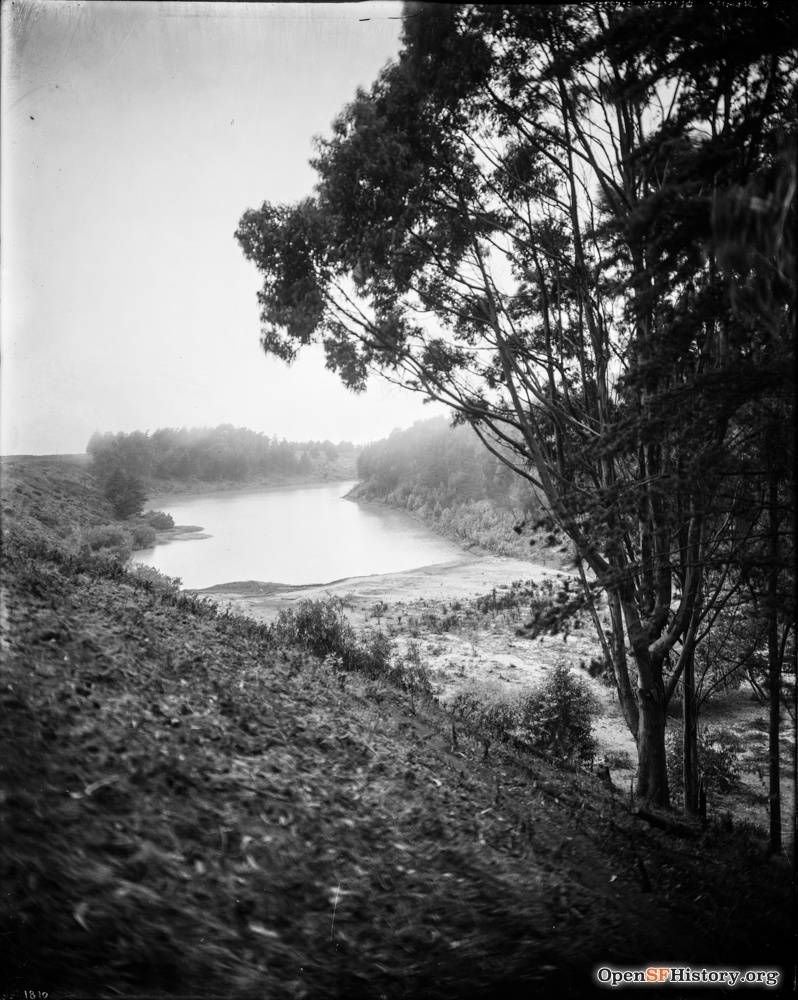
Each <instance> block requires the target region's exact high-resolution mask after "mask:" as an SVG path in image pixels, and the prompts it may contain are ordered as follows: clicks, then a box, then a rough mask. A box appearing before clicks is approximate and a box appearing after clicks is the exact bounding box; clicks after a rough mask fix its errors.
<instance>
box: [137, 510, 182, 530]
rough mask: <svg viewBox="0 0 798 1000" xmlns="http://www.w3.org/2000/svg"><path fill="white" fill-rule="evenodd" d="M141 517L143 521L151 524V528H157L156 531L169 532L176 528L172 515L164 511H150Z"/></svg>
mask: <svg viewBox="0 0 798 1000" xmlns="http://www.w3.org/2000/svg"><path fill="white" fill-rule="evenodd" d="M141 517H142V520H144V521H145V522H146V523H147V524H149V526H150V527H151V528H155V530H156V531H168V530H169V528H174V526H175V519H174V518H173V517H172V515H171V514H167V513H166V511H163V510H148V511H147V512H146V513H145V514H142V515H141Z"/></svg>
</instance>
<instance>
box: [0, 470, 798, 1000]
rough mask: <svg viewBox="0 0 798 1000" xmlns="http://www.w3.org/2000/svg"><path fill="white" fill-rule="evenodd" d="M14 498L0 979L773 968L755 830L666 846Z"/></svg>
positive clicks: (412, 978)
mask: <svg viewBox="0 0 798 1000" xmlns="http://www.w3.org/2000/svg"><path fill="white" fill-rule="evenodd" d="M5 472H6V473H8V470H5ZM52 474H53V473H52V470H51V475H52ZM74 482H79V480H75V481H74ZM26 483H27V486H26ZM40 487H41V482H39V486H38V487H37V489H40ZM84 487H85V488H86V489H89V490H90V484H87V483H86V482H84ZM4 488H5V491H6V494H5V497H4V511H5V519H4V520H5V524H4V530H5V539H4V547H3V578H4V598H5V602H4V616H3V633H2V653H3V672H2V679H1V682H0V708H1V709H2V712H1V714H0V719H2V722H0V726H1V727H2V750H1V751H0V761H1V762H2V763H0V783H1V786H2V797H3V813H2V817H3V818H2V836H0V844H2V847H0V873H1V876H0V877H1V878H2V883H3V886H4V887H5V889H6V892H5V893H4V896H3V908H4V912H3V914H2V927H1V928H0V932H1V933H2V935H3V940H4V941H5V942H6V947H5V948H4V949H3V952H4V955H5V958H4V962H5V965H6V967H5V969H4V970H3V972H2V976H1V977H0V981H1V982H2V983H3V985H4V987H5V988H6V989H7V990H9V989H10V990H14V989H15V990H22V989H41V990H49V991H50V995H51V996H53V995H59V996H69V995H76V996H111V995H119V994H122V995H125V994H139V995H140V994H142V993H146V995H170V994H174V995H177V994H179V995H186V994H192V995H197V996H203V997H206V996H212V995H221V996H230V997H250V996H258V997H269V998H271V997H283V996H285V997H339V996H340V997H360V996H369V997H382V996H385V997H391V998H393V997H447V998H448V997H451V998H454V997H469V996H486V997H487V996H525V997H528V996H530V995H531V994H533V993H534V995H539V996H568V995H574V996H577V995H580V994H583V993H584V992H586V991H587V990H588V989H589V987H590V970H591V969H592V967H593V965H594V964H595V963H597V962H608V961H609V962H612V963H615V964H618V963H628V964H646V963H647V962H648V961H650V960H651V959H657V960H661V959H667V960H674V961H676V962H678V963H679V964H686V963H690V962H693V963H694V964H696V965H718V964H723V963H729V964H730V965H732V966H735V967H740V966H743V965H747V964H750V965H757V966H767V965H772V964H782V965H783V961H782V962H781V963H780V962H779V958H781V959H782V960H783V959H784V956H785V954H786V950H785V949H786V947H787V944H788V943H789V918H788V900H787V895H788V888H787V880H788V873H787V871H786V867H784V866H780V865H779V863H778V862H768V861H767V860H766V859H765V857H764V853H763V849H762V845H761V843H759V842H758V841H756V840H755V839H749V838H746V837H742V836H739V835H737V834H736V833H733V832H732V831H723V830H720V829H717V828H713V829H712V830H710V831H707V832H706V833H705V834H704V835H703V836H702V837H700V838H697V839H690V840H681V839H676V840H674V839H671V838H669V837H668V836H667V835H666V834H664V833H662V832H660V831H656V830H652V829H651V828H650V827H648V826H646V825H645V824H644V823H642V822H641V821H640V820H638V819H635V818H633V817H632V816H630V815H629V813H628V811H627V809H626V808H625V806H624V803H622V802H620V801H618V800H617V799H613V798H612V797H611V796H610V795H609V794H608V793H606V792H605V791H604V789H603V788H602V786H601V785H600V783H599V782H598V781H597V780H596V779H595V778H593V776H591V775H579V774H574V773H569V772H563V771H557V770H554V769H552V768H550V767H549V766H548V765H547V764H546V763H545V762H544V761H542V760H540V759H538V758H528V757H527V758H523V757H520V756H518V755H515V754H512V753H510V752H509V751H508V750H507V749H506V748H499V749H496V748H495V747H491V749H490V752H489V755H486V753H485V751H484V748H483V746H482V744H481V743H480V741H479V740H477V739H473V738H470V737H468V736H464V735H463V734H460V735H459V736H458V735H456V734H453V732H452V729H451V724H450V721H449V719H448V718H447V717H446V716H445V715H444V714H443V713H442V712H441V711H440V710H439V709H438V708H437V707H436V706H435V705H433V704H427V705H424V706H419V705H418V704H417V703H415V704H411V703H410V701H409V699H408V697H407V696H406V695H404V694H403V693H401V692H400V691H398V690H396V689H394V688H391V687H390V686H389V685H387V684H386V683H385V682H384V681H382V680H380V679H379V678H377V679H374V678H366V677H363V676H361V675H358V674H352V673H350V674H345V673H342V672H340V671H339V670H337V669H336V668H335V666H334V665H331V664H329V663H320V662H319V661H317V660H315V659H313V658H311V657H309V656H308V655H307V654H305V653H303V652H301V651H298V650H295V649H285V648H280V647H279V646H277V645H276V644H275V643H274V641H273V639H272V637H271V633H270V632H269V631H268V630H267V629H265V628H262V627H260V626H257V625H255V624H254V623H252V622H250V621H248V620H247V619H242V618H236V617H233V616H226V615H220V614H218V613H217V612H216V611H215V609H214V607H213V606H212V605H209V604H205V603H204V602H201V601H197V600H196V599H192V598H189V597H185V596H183V595H179V594H178V593H176V592H175V591H174V590H170V589H169V588H168V587H165V586H163V585H162V584H159V583H158V582H157V581H156V582H153V581H151V580H147V579H142V578H137V577H135V576H134V575H132V574H128V573H126V572H124V571H123V570H122V569H120V568H119V567H118V566H117V565H114V564H113V563H110V562H108V561H104V560H101V559H98V558H96V557H94V556H87V555H85V554H84V555H80V554H79V553H77V552H76V551H75V549H74V547H73V546H72V545H71V543H70V542H69V539H70V538H72V537H73V536H72V534H71V529H70V530H69V531H67V530H66V526H67V523H68V522H69V518H70V513H69V512H70V510H71V509H72V508H71V507H70V506H69V505H67V504H63V505H62V512H63V513H62V523H61V529H62V534H63V538H64V540H63V541H61V542H59V541H58V538H57V535H58V531H57V530H56V529H57V527H58V526H53V525H49V526H47V525H46V526H45V528H46V529H47V530H45V529H44V528H43V529H42V533H41V536H40V537H39V538H38V539H37V537H36V535H35V533H34V531H33V528H32V526H35V524H36V523H37V522H38V519H39V517H40V516H41V515H42V513H46V512H47V511H48V510H50V503H49V500H48V496H47V493H46V492H45V491H42V490H40V492H41V496H40V497H36V496H34V495H33V493H32V492H31V490H30V483H29V481H28V480H27V478H26V473H25V470H24V468H23V469H17V470H16V472H15V473H13V474H4ZM89 496H90V493H87V494H85V495H82V499H81V498H80V497H78V498H77V499H76V500H75V503H76V504H77V508H76V509H79V510H80V511H81V515H80V516H81V517H85V518H87V519H88V520H90V519H91V517H92V516H94V515H92V514H91V509H92V504H93V501H90V500H89V499H87V498H88V497H89ZM20 497H24V498H25V499H24V503H22V504H21V501H20ZM21 507H24V510H25V515H24V522H25V523H24V526H23V527H24V530H21V528H20V523H21V514H20V511H21ZM94 513H95V515H96V516H97V517H104V511H103V510H102V509H100V508H97V509H96V510H95V512H94ZM453 736H454V739H453ZM732 873H733V879H732V878H731V877H730V876H731V874H732ZM649 889H650V890H651V891H648V890H649ZM674 995H678V994H676V993H674Z"/></svg>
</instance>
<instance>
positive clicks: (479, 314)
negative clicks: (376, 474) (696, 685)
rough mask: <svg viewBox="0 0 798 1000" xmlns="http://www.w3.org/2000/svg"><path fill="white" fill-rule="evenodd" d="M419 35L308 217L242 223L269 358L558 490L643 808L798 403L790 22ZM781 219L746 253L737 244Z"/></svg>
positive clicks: (495, 17)
mask: <svg viewBox="0 0 798 1000" xmlns="http://www.w3.org/2000/svg"><path fill="white" fill-rule="evenodd" d="M412 13H413V14H414V16H413V17H408V18H406V21H405V31H404V39H403V48H402V51H401V53H400V55H399V58H398V60H397V61H396V62H395V63H394V64H391V65H389V66H388V67H387V68H386V69H385V70H384V71H383V72H382V73H381V74H380V76H379V78H378V79H377V80H376V81H375V83H374V84H373V85H372V87H371V88H370V89H369V90H368V91H359V92H358V94H357V95H356V97H355V99H354V101H353V102H352V103H351V104H350V105H349V106H347V107H346V108H345V109H344V111H343V112H342V113H341V115H340V116H339V118H338V119H337V120H336V122H335V123H334V125H333V130H332V135H331V137H329V138H328V139H325V140H320V141H319V143H318V154H317V157H316V159H315V160H314V162H313V165H314V167H315V169H316V171H317V174H318V183H317V186H316V189H315V192H314V194H313V196H312V197H309V198H307V199H305V200H304V201H302V202H299V203H298V204H296V205H293V206H285V205H270V204H268V203H267V204H264V205H263V206H262V207H261V208H260V209H258V210H250V211H248V212H246V213H245V214H244V216H243V217H242V219H241V222H240V225H239V229H238V232H237V234H236V235H237V239H238V241H239V243H240V245H241V247H242V249H243V251H244V253H245V255H246V256H247V257H248V259H250V260H251V261H252V262H253V263H254V264H255V265H256V266H257V267H258V268H259V270H260V271H261V272H262V274H263V280H264V284H263V289H262V291H261V292H260V294H259V300H260V304H261V310H262V312H261V318H262V343H263V347H264V349H265V350H266V351H267V352H270V353H273V354H276V355H277V356H279V357H281V358H283V359H285V360H287V361H290V360H292V359H293V357H294V356H295V354H296V351H297V350H298V349H300V348H301V347H302V346H303V345H305V344H308V343H311V342H321V343H322V344H323V345H324V349H325V351H326V356H327V364H328V367H330V368H331V369H333V370H334V371H337V372H338V373H339V374H340V375H341V377H342V379H343V380H344V382H345V383H346V384H347V385H349V386H351V387H352V388H353V389H356V390H357V389H362V388H363V386H364V385H365V382H366V379H367V377H368V374H369V373H370V372H372V371H377V372H380V373H381V374H383V375H384V376H385V377H387V378H389V379H391V380H393V381H395V382H398V383H400V384H401V385H403V386H405V387H407V388H409V389H411V390H415V391H417V392H420V393H423V394H424V395H425V396H427V397H428V398H431V399H436V400H439V401H442V402H444V403H446V404H447V405H448V406H449V407H450V408H451V410H452V411H453V413H454V416H455V420H456V421H460V422H467V423H469V424H470V425H471V426H472V427H473V429H474V430H475V431H476V433H477V434H478V435H479V436H480V438H481V440H482V441H483V443H484V445H485V446H486V448H488V449H489V450H490V451H491V452H492V453H493V454H494V455H496V456H497V457H498V458H499V459H500V460H501V461H503V462H504V463H506V464H507V466H508V467H509V468H510V469H511V470H512V471H513V472H514V473H515V474H517V475H518V476H520V477H522V478H524V479H526V480H528V481H530V482H532V483H534V484H535V485H536V487H537V488H539V489H540V490H541V492H542V494H543V495H544V496H545V498H546V502H547V504H548V507H549V509H550V512H551V514H552V516H553V517H554V518H555V519H556V520H557V521H558V522H559V524H560V526H561V527H562V528H563V530H564V531H565V532H566V533H567V534H568V535H569V536H570V538H571V539H572V540H573V542H574V545H575V548H576V551H577V553H578V556H579V559H580V560H581V563H583V564H584V566H585V568H586V570H587V574H588V575H592V577H593V578H595V580H597V581H598V582H599V584H600V585H601V586H602V587H604V589H605V590H606V592H607V595H608V599H609V603H610V610H611V613H612V621H613V640H612V642H609V643H605V654H606V656H607V657H608V659H610V660H611V662H612V665H613V669H614V673H615V679H616V683H617V687H618V694H619V699H620V703H621V705H622V707H623V710H624V714H625V716H626V719H627V722H628V724H629V726H630V728H631V730H632V732H633V733H634V734H635V737H636V739H637V742H638V750H639V755H640V769H639V780H638V791H639V792H640V794H641V795H644V796H646V797H648V798H651V799H653V800H654V801H657V802H660V803H664V802H667V800H668V790H667V775H666V770H665V761H664V726H665V708H666V705H667V703H668V700H669V698H670V697H671V695H672V693H673V691H674V689H675V685H676V684H677V683H678V682H679V679H680V677H681V675H682V673H683V671H684V670H685V668H689V664H690V663H691V661H692V658H693V656H694V651H695V646H696V642H697V636H698V635H699V634H700V630H701V626H702V623H704V622H706V621H707V620H708V618H709V617H711V614H712V610H713V608H714V607H715V606H716V604H717V602H719V601H722V600H723V597H724V593H725V589H724V588H726V587H727V584H728V581H727V578H726V577H724V578H723V582H721V583H717V584H716V583H713V582H711V580H710V576H709V575H708V568H709V567H711V566H713V565H717V564H719V563H720V562H722V561H723V560H726V563H727V564H728V563H729V560H730V559H731V558H732V555H731V553H732V552H734V551H736V550H737V547H738V541H739V539H737V537H736V536H735V533H734V531H733V530H732V527H730V526H733V525H734V523H735V520H734V517H733V516H730V515H733V513H734V504H735V503H736V499H735V498H736V497H737V496H738V495H739V492H740V490H739V479H740V474H741V473H740V467H739V456H740V454H741V451H743V450H744V440H748V439H749V438H751V435H753V436H756V434H757V433H758V428H759V427H760V425H761V420H760V418H761V414H762V412H763V410H762V407H763V405H764V401H765V400H769V401H770V402H769V404H768V405H770V406H771V407H775V409H776V410H778V409H779V408H781V409H782V412H783V409H784V406H785V405H789V404H788V403H785V401H786V400H789V399H791V396H792V392H793V385H792V382H791V374H792V370H793V368H792V355H793V344H792V337H791V332H790V331H791V327H792V323H793V320H794V284H793V281H792V277H791V271H790V270H789V267H788V266H787V265H786V264H785V262H786V261H789V260H790V259H792V260H794V255H793V257H792V258H790V254H791V253H792V250H791V249H790V246H789V241H790V239H791V236H790V233H791V231H792V227H793V225H794V213H795V208H794V193H795V166H794V156H795V146H794V143H795V135H796V101H795V96H796V79H797V74H798V20H797V19H796V14H795V13H794V9H793V7H792V6H790V5H787V4H781V3H770V4H762V5H757V6H756V7H753V6H743V5H728V4H719V3H718V4H702V5H693V4H687V5H678V6H677V5H671V4H643V5H639V6H632V5H628V4H605V3H602V4H590V5H581V4H580V5H576V4H567V5H554V6H532V5H511V6H493V5H473V6H472V5H468V6H465V5H463V6H461V5H440V6H437V5H426V4H425V5H418V6H416V7H413V9H412ZM763 213H764V214H766V215H767V218H768V226H767V228H768V230H769V231H770V232H771V233H772V239H771V241H770V243H767V241H765V242H763V241H761V240H760V243H759V245H757V246H754V245H753V243H754V241H749V240H747V239H746V238H745V237H744V236H743V235H742V234H741V233H740V232H739V230H737V231H735V227H736V226H737V224H738V221H739V220H745V221H744V223H743V224H744V225H747V226H749V227H750V228H751V230H752V231H753V229H755V227H756V219H757V218H758V217H759V218H761V217H762V215H763ZM735 220H738V221H735ZM735 237H737V238H735ZM763 297H764V298H765V299H766V300H767V312H766V314H765V315H764V316H763V315H762V310H761V308H759V307H758V306H757V302H758V301H759V300H761V299H762V298H763ZM788 444H789V443H788ZM749 445H750V446H751V447H753V444H752V443H751V441H749ZM789 447H792V445H791V444H789ZM585 579H586V585H587V577H586V578H585ZM600 638H601V639H602V641H604V636H603V633H602V634H601V635H600Z"/></svg>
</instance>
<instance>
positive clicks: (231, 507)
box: [134, 482, 462, 587]
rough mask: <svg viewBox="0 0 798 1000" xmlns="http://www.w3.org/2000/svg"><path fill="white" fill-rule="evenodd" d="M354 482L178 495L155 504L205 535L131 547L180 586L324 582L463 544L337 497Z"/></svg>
mask: <svg viewBox="0 0 798 1000" xmlns="http://www.w3.org/2000/svg"><path fill="white" fill-rule="evenodd" d="M353 485H354V483H353V482H344V483H334V484H331V485H328V484H325V485H322V486H307V487H296V488H294V487H292V488H289V489H282V488H280V489H271V490H261V491H258V492H241V493H217V494H211V495H207V494H206V495H200V496H193V497H192V496H185V497H178V498H175V500H174V501H173V502H172V501H166V502H163V503H162V504H160V505H159V506H161V507H163V509H164V510H166V511H168V512H169V513H170V514H171V515H172V517H173V518H174V519H175V524H178V525H180V524H195V525H199V526H201V527H202V528H203V530H204V531H206V532H207V533H208V534H209V535H210V536H211V537H210V538H204V539H196V540H189V541H174V542H170V543H168V544H166V545H157V546H156V547H155V548H153V549H147V550H144V551H141V552H137V553H136V554H135V557H134V561H135V562H138V563H144V564H146V565H148V566H155V568H156V569H158V570H160V571H161V572H162V573H166V574H167V575H168V576H178V577H180V578H181V579H182V581H183V585H184V586H185V587H210V586H212V585H213V584H215V583H230V582H233V581H241V580H261V581H269V582H276V583H291V584H300V583H328V582H330V581H332V580H340V579H341V578H342V577H346V576H366V575H369V574H372V573H395V572H399V571H401V570H405V569H413V568H415V567H417V566H428V565H432V564H434V563H443V562H451V561H452V560H454V559H458V558H460V557H461V556H462V549H460V548H459V547H458V546H456V545H455V544H454V543H453V542H449V541H447V540H446V539H445V538H441V537H439V536H438V535H434V534H433V533H432V532H430V531H428V530H427V528H425V527H424V526H423V525H421V524H419V523H418V522H417V521H414V520H413V519H412V518H411V517H410V516H409V515H407V514H405V513H403V512H402V511H396V510H391V509H389V508H383V507H375V506H372V505H361V504H358V503H352V502H351V501H349V500H344V499H342V498H343V497H344V495H345V494H346V493H347V492H348V491H349V490H350V489H351V488H352V486H353Z"/></svg>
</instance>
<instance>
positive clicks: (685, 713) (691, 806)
mask: <svg viewBox="0 0 798 1000" xmlns="http://www.w3.org/2000/svg"><path fill="white" fill-rule="evenodd" d="M682 722H683V728H682V750H683V753H682V779H683V783H684V813H685V815H686V816H696V815H698V746H697V744H698V724H697V723H698V720H697V718H696V702H695V653H694V651H693V650H692V649H691V650H689V651H688V653H687V657H686V659H685V661H684V674H683V677H682Z"/></svg>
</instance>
